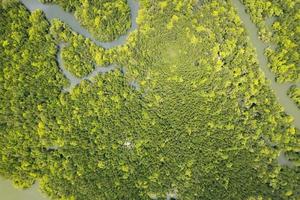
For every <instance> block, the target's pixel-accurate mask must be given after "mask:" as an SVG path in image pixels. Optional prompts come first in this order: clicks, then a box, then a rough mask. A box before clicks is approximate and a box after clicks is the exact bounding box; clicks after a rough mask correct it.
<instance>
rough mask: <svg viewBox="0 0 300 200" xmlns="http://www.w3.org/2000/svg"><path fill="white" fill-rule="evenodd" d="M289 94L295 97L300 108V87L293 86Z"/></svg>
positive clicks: (294, 99) (292, 97)
mask: <svg viewBox="0 0 300 200" xmlns="http://www.w3.org/2000/svg"><path fill="white" fill-rule="evenodd" d="M288 95H289V96H290V97H291V99H293V101H294V102H295V103H296V104H297V106H298V107H299V109H300V87H297V86H293V87H291V89H290V90H289V92H288Z"/></svg>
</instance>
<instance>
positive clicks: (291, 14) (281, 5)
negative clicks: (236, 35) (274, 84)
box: [241, 0, 300, 82]
mask: <svg viewBox="0 0 300 200" xmlns="http://www.w3.org/2000/svg"><path fill="white" fill-rule="evenodd" d="M241 1H242V2H243V3H244V4H245V6H246V7H247V9H248V12H249V14H250V15H251V18H252V20H253V21H254V22H255V23H256V24H257V25H258V27H259V28H260V34H261V37H262V39H263V40H265V41H268V42H269V41H271V42H272V43H274V44H275V45H276V47H275V49H268V51H267V54H268V57H269V61H270V68H271V69H272V71H273V72H274V73H275V74H276V78H277V81H278V82H293V81H299V80H300V53H299V52H300V37H299V35H300V25H299V24H300V0H267V1H261V0H241ZM271 17H276V18H274V19H275V22H274V23H272V24H271V26H270V27H268V26H267V24H266V20H267V19H269V18H271Z"/></svg>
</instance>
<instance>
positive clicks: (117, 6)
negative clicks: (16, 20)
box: [41, 0, 131, 41]
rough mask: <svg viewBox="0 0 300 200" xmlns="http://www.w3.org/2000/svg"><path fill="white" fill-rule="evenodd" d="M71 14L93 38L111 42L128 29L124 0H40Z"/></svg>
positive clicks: (127, 11) (126, 8)
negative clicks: (55, 5)
mask: <svg viewBox="0 0 300 200" xmlns="http://www.w3.org/2000/svg"><path fill="white" fill-rule="evenodd" d="M41 2H43V3H55V4H58V5H60V6H62V7H63V8H64V9H65V10H66V11H68V12H73V13H74V14H75V17H76V18H77V19H78V20H79V22H80V23H81V24H82V25H83V26H84V27H86V28H87V29H88V30H89V31H90V32H91V33H92V34H93V35H94V37H95V38H97V39H98V40H101V41H112V40H115V39H116V38H118V37H119V36H120V35H123V34H125V33H126V32H127V31H128V29H129V28H130V25H131V21H130V9H129V6H128V4H127V1H126V0H68V1H66V0H41Z"/></svg>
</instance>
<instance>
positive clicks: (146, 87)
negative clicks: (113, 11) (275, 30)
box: [0, 0, 300, 200]
mask: <svg viewBox="0 0 300 200" xmlns="http://www.w3.org/2000/svg"><path fill="white" fill-rule="evenodd" d="M140 6H141V8H140V11H139V17H138V19H137V21H138V24H139V29H138V30H136V31H134V32H133V33H132V34H131V35H130V37H129V38H128V41H127V43H126V44H125V45H123V46H120V47H116V48H114V49H110V50H104V49H103V48H101V47H97V46H95V45H94V44H93V43H92V42H91V41H90V40H87V39H84V38H82V36H80V35H77V34H76V33H73V32H72V31H71V30H70V29H69V28H68V26H67V25H64V24H63V23H62V22H60V21H58V20H54V21H52V22H51V25H49V24H48V23H47V22H46V21H45V20H44V19H43V17H42V15H41V13H40V12H35V13H32V14H31V15H30V14H29V13H28V12H27V11H25V9H24V7H23V6H21V5H20V4H19V3H16V2H15V3H8V4H7V3H5V4H4V3H2V4H1V7H0V8H1V10H0V11H1V12H0V16H1V19H2V18H3V19H6V20H4V21H3V20H1V21H0V23H1V24H0V25H1V29H0V30H1V35H0V36H1V38H0V44H1V46H0V48H1V49H0V50H1V51H0V53H1V63H0V64H1V65H0V67H1V68H0V69H1V71H0V82H1V84H0V87H1V88H0V94H1V104H0V105H1V107H0V108H1V110H0V111H1V112H0V117H1V123H0V128H1V129H0V144H1V146H3V147H5V148H1V149H0V158H1V159H0V173H1V174H2V175H4V176H6V177H8V178H10V179H13V180H15V181H16V182H17V183H19V184H18V185H19V186H21V187H28V186H30V184H32V183H33V182H34V181H35V180H38V181H39V184H40V187H41V189H42V191H44V192H45V193H47V194H48V195H49V196H50V197H51V198H53V199H73V200H74V199H78V200H94V199H99V200H100V199H109V200H112V199H116V200H119V199H133V200H134V199H136V200H140V199H166V197H167V196H169V197H174V198H176V199H177V198H178V199H187V200H189V199H191V200H194V199H230V200H231V199H237V200H238V199H295V200H296V199H298V198H299V196H300V193H299V192H300V191H299V183H300V176H299V173H300V171H299V170H300V168H299V159H300V158H299V153H298V151H299V143H300V133H299V131H297V130H296V129H295V128H294V127H293V126H292V125H291V122H292V118H291V117H289V116H287V115H286V114H285V113H284V112H283V109H282V107H281V106H280V105H279V104H278V103H277V102H276V98H275V96H274V94H273V92H272V91H271V90H270V88H269V86H268V84H267V82H266V80H265V78H264V77H263V75H262V73H261V71H260V70H259V67H258V64H257V61H256V59H255V52H254V50H253V49H252V48H251V47H250V45H249V43H248V41H247V38H246V31H245V30H244V28H243V27H242V24H241V21H240V19H239V18H238V16H237V14H236V12H235V10H234V9H233V7H232V5H231V3H230V1H224V0H220V1H218V0H210V1H203V2H201V3H200V1H195V0H165V1H149V0H141V1H140ZM37 14H38V16H39V17H38V20H37V21H34V22H35V23H34V24H33V23H32V22H31V20H32V18H33V16H35V15H37ZM41 24H42V25H43V26H41ZM34 25H38V26H34ZM32 27H34V28H36V29H37V30H40V31H41V30H43V31H41V32H34V33H35V34H34V36H35V37H30V36H31V31H30V30H31V29H32ZM12 28H17V31H16V35H18V34H19V35H23V38H22V39H21V40H16V41H15V43H12V44H14V45H12V46H10V47H8V46H6V45H7V42H5V41H6V40H7V35H9V34H7V33H8V32H11V29H12ZM6 31H8V32H6ZM12 35H14V34H12ZM30 38H31V39H30ZM8 39H9V38H8ZM31 40H33V42H34V44H35V45H41V46H38V48H33V46H32V43H30V41H31ZM13 41H14V40H13ZM27 41H28V43H26V42H27ZM61 43H64V44H65V45H66V46H65V48H64V49H63V52H62V53H63V60H64V62H65V63H67V65H68V69H70V71H72V72H73V73H74V74H76V75H77V76H83V75H85V74H86V73H88V72H89V71H91V70H92V68H93V67H94V65H102V66H104V65H107V64H110V63H115V64H116V65H117V66H118V67H117V68H116V69H115V70H114V71H112V72H110V73H107V74H104V75H99V76H97V77H95V78H94V79H93V80H91V81H83V82H81V84H79V85H78V86H76V87H75V88H74V89H73V90H71V91H70V92H66V93H63V92H61V90H62V87H63V86H64V85H65V83H64V82H65V81H64V79H63V77H62V75H61V74H60V73H58V69H59V67H58V66H57V65H56V63H55V54H56V48H55V46H57V45H58V44H61ZM8 44H11V43H10V42H9V43H8ZM37 49H38V50H39V51H44V53H41V52H39V51H37ZM26 50H28V51H29V55H28V56H29V58H30V59H29V60H27V61H26V62H25V60H23V59H24V58H23V56H24V55H23V54H24V52H26ZM3 52H4V53H6V54H4V53H3ZM8 55H10V56H11V57H9V58H14V56H17V57H16V60H17V61H18V62H17V61H15V60H14V59H2V58H6V57H7V56H8ZM18 56H19V57H18ZM76 56H78V59H72V58H73V57H76ZM21 58H22V59H21ZM39 59H42V61H41V63H40V62H38V61H40V60H39ZM35 60H37V61H35ZM74 60H75V61H74ZM16 62H17V63H16ZM19 62H20V63H21V64H19ZM24 62H25V64H24ZM36 63H37V64H36ZM50 65H51V67H50ZM74 66H77V67H74ZM19 77H20V78H19ZM53 79H54V80H53ZM37 82H39V83H37ZM12 83H13V84H12ZM132 83H135V84H132ZM14 84H16V86H14ZM24 85H26V87H25V86H24ZM4 86H5V87H4ZM27 91H29V94H32V95H29V97H30V98H24V97H23V96H22V95H23V94H24V93H25V92H27ZM8 92H10V93H8ZM2 94H3V95H2ZM19 94H20V95H21V96H19ZM41 102H42V103H41ZM40 104H41V105H40ZM26 111H27V112H28V113H29V114H26V113H27V112H26ZM31 113H33V114H31ZM8 116H9V117H8ZM10 116H14V118H11V117H10ZM15 122H18V123H15ZM279 155H286V157H284V159H283V158H281V160H282V159H283V160H285V162H282V161H280V159H278V156H279ZM278 160H279V161H280V162H278Z"/></svg>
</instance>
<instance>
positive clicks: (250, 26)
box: [232, 0, 300, 129]
mask: <svg viewBox="0 0 300 200" xmlns="http://www.w3.org/2000/svg"><path fill="white" fill-rule="evenodd" d="M232 3H233V6H234V7H235V8H236V10H237V13H238V15H239V17H240V19H241V20H242V22H243V24H244V26H245V28H246V31H247V33H248V36H249V38H250V41H251V43H252V46H253V47H254V48H255V49H256V53H257V59H258V63H259V66H260V68H261V70H262V71H263V73H264V74H265V77H266V78H267V79H268V80H269V83H270V84H269V85H270V87H271V88H272V90H273V91H274V92H275V95H276V97H277V101H278V102H279V103H280V105H281V106H282V107H283V108H284V111H285V112H286V113H287V114H288V115H290V116H292V117H293V118H294V126H295V127H297V128H298V129H300V109H299V108H298V107H297V105H296V104H295V103H294V102H293V101H292V99H290V98H289V97H288V95H287V92H288V90H289V88H290V87H291V86H292V85H295V84H292V83H285V84H280V83H277V82H276V81H275V75H274V74H273V73H272V72H271V70H270V69H269V67H268V58H267V57H266V56H265V54H264V52H265V49H266V48H267V47H268V46H269V45H268V44H266V43H264V42H262V41H261V40H260V39H259V36H258V28H257V27H256V26H255V24H254V23H253V22H252V21H251V19H250V16H249V14H247V13H246V8H245V6H244V5H243V4H242V3H241V2H240V1H239V0H232ZM298 85H299V84H298Z"/></svg>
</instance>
